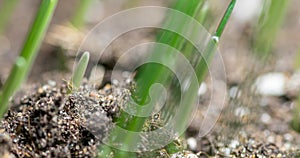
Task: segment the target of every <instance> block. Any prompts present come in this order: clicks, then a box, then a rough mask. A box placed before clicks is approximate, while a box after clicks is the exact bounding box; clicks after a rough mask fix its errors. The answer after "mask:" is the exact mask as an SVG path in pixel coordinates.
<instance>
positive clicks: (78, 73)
mask: <svg viewBox="0 0 300 158" xmlns="http://www.w3.org/2000/svg"><path fill="white" fill-rule="evenodd" d="M89 60H90V53H89V52H84V53H83V55H82V56H81V58H80V60H79V62H78V64H77V67H76V69H75V70H74V73H73V75H72V79H71V81H72V86H74V88H75V89H78V88H79V87H80V85H81V82H82V79H83V77H84V74H85V71H86V68H87V66H88V63H89Z"/></svg>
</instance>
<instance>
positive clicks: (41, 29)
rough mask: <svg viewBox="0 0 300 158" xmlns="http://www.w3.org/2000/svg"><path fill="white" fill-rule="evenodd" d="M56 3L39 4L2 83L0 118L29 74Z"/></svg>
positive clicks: (52, 1) (51, 0)
mask: <svg viewBox="0 0 300 158" xmlns="http://www.w3.org/2000/svg"><path fill="white" fill-rule="evenodd" d="M57 1H58V0H43V1H42V2H41V5H40V8H39V10H38V12H37V15H36V17H35V20H34V22H33V25H32V27H31V30H30V31H29V34H28V36H27V39H26V41H25V43H24V46H23V49H22V51H21V54H20V56H19V57H18V59H17V61H16V64H15V65H14V66H13V68H12V70H11V73H10V74H9V76H8V79H7V80H6V82H5V83H4V86H3V89H2V90H1V96H0V97H1V98H0V100H1V104H0V109H1V111H0V112H1V113H0V114H1V116H0V117H3V114H4V113H5V111H6V109H7V108H8V103H9V99H10V98H11V97H12V95H13V94H14V93H15V92H16V91H17V90H18V89H19V88H20V86H21V85H22V83H23V82H24V81H25V80H26V78H27V76H28V74H29V71H30V69H31V67H32V65H33V62H34V60H35V58H36V56H37V54H38V50H39V47H40V46H41V43H42V40H43V38H44V36H45V33H46V31H47V28H48V25H49V23H50V21H51V18H52V16H53V13H54V10H55V7H56V4H57Z"/></svg>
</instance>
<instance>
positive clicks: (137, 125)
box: [104, 0, 236, 157]
mask: <svg viewBox="0 0 300 158" xmlns="http://www.w3.org/2000/svg"><path fill="white" fill-rule="evenodd" d="M235 3H236V0H232V1H231V3H230V5H229V7H228V9H227V11H226V13H225V15H224V17H223V19H222V20H221V22H220V25H219V27H218V29H217V31H216V33H215V35H214V36H213V38H211V39H210V41H209V44H208V46H207V48H206V49H205V52H204V55H205V56H206V59H209V61H207V62H208V64H209V62H210V60H211V59H212V57H213V55H214V53H215V50H216V47H217V43H218V41H219V38H220V37H221V35H222V32H223V30H224V28H225V25H226V23H227V21H228V19H229V17H230V15H231V13H232V10H233V8H234V6H235ZM201 6H202V1H196V0H192V1H189V3H186V1H185V0H177V1H176V3H175V6H174V7H173V8H174V9H176V10H179V11H181V12H183V13H185V14H187V15H189V16H191V17H195V16H196V13H197V12H198V10H199V9H200V8H201ZM173 18H176V17H172V15H169V17H168V18H167V20H166V21H167V23H166V24H165V25H168V26H170V25H174V24H173V21H172V19H173ZM182 23H183V24H185V21H182ZM176 26H177V25H176ZM178 27H180V28H179V29H185V27H186V26H184V25H178ZM157 42H160V43H165V44H168V45H169V46H171V47H173V48H176V49H177V50H182V49H183V45H184V43H185V42H186V41H185V39H184V38H183V37H181V36H180V35H178V34H174V33H172V32H167V31H162V32H161V33H160V34H159V35H158V38H157ZM156 51H157V52H161V51H159V50H156ZM162 52H163V51H162ZM189 53H190V52H183V54H184V55H186V54H189ZM152 58H159V59H164V60H163V61H164V62H174V59H173V58H172V57H170V56H168V52H164V53H160V54H159V55H158V53H156V55H154V56H152ZM195 72H196V74H197V77H198V79H199V81H202V80H203V79H204V77H205V76H206V73H207V66H206V62H205V61H204V60H203V59H202V60H200V61H198V63H197V64H196V65H195ZM170 76H171V74H170V72H169V71H168V70H166V69H165V68H164V67H163V66H160V65H157V64H149V65H146V66H145V67H142V68H141V69H140V70H139V71H138V72H137V75H136V77H135V80H136V82H137V89H136V91H135V92H134V94H133V97H136V98H138V99H137V102H138V103H139V104H140V105H144V104H145V103H146V102H147V97H148V95H149V94H148V93H149V88H150V87H151V85H152V84H154V83H165V81H166V80H168V79H170ZM190 87H191V89H193V88H195V87H193V86H190ZM193 90H194V89H193ZM174 93H177V92H174ZM175 97H176V96H175ZM195 97H197V95H196V94H194V93H193V94H190V96H189V97H188V98H187V99H185V100H184V105H186V108H185V109H184V110H183V111H180V114H181V113H182V114H181V115H180V116H182V117H180V118H181V120H178V124H179V129H180V128H183V127H184V126H186V121H187V118H188V117H189V114H190V113H189V112H190V111H191V108H192V106H193V100H195ZM126 116H128V114H126V113H125V112H124V113H122V114H121V116H120V119H119V120H118V121H117V124H118V125H119V126H121V127H122V128H125V129H127V130H129V131H141V129H142V127H143V125H144V122H145V120H146V119H147V118H144V117H135V116H134V117H133V118H132V119H130V120H129V121H128V117H126ZM178 118H179V117H178ZM112 134H116V137H118V133H114V131H112ZM119 138H120V139H122V141H121V142H123V143H124V146H131V145H132V144H135V138H134V137H132V135H122V136H120V137H118V139H119ZM105 149H106V151H105V152H104V153H110V152H107V150H109V149H108V148H107V147H105ZM132 155H134V153H129V152H123V151H117V152H116V153H115V156H116V157H128V156H132Z"/></svg>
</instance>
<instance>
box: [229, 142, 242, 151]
mask: <svg viewBox="0 0 300 158" xmlns="http://www.w3.org/2000/svg"><path fill="white" fill-rule="evenodd" d="M239 144H240V143H239V141H237V140H232V141H231V143H230V145H229V146H230V147H231V148H232V149H235V148H236V147H237V146H238V145H239Z"/></svg>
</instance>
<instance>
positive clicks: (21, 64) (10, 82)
mask: <svg viewBox="0 0 300 158" xmlns="http://www.w3.org/2000/svg"><path fill="white" fill-rule="evenodd" d="M25 67H26V60H25V59H24V58H23V57H19V58H18V59H17V61H16V63H15V65H14V67H13V69H12V70H11V75H10V76H9V77H8V78H7V80H6V82H5V84H4V86H3V87H2V88H3V89H2V93H1V95H0V105H1V106H0V117H1V118H2V117H3V115H4V113H5V112H6V110H7V108H8V104H9V100H10V98H11V96H13V95H14V93H15V92H16V91H17V90H18V88H19V87H20V86H21V84H22V82H23V79H22V77H23V76H24V73H25V71H24V68H25Z"/></svg>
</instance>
